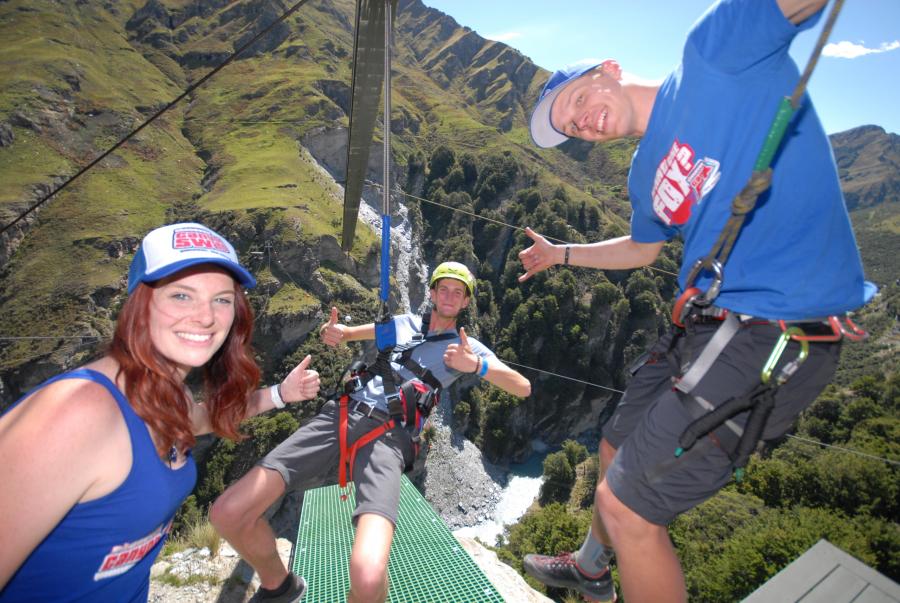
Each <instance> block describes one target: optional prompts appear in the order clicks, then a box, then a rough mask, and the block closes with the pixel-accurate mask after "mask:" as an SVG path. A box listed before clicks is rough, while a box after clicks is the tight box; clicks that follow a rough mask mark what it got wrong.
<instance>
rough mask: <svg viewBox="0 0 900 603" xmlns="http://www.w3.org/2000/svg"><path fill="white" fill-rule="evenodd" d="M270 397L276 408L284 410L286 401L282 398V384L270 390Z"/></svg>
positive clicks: (277, 384)
mask: <svg viewBox="0 0 900 603" xmlns="http://www.w3.org/2000/svg"><path fill="white" fill-rule="evenodd" d="M269 396H270V397H271V398H272V404H274V405H275V408H284V400H283V399H282V398H281V384H280V383H276V384H275V385H273V386H271V387H270V388H269Z"/></svg>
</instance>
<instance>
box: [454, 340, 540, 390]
mask: <svg viewBox="0 0 900 603" xmlns="http://www.w3.org/2000/svg"><path fill="white" fill-rule="evenodd" d="M459 339H460V342H459V343H451V344H450V345H448V346H447V351H445V352H444V364H446V365H447V366H449V367H450V368H452V369H456V370H457V371H459V372H461V373H478V374H479V375H480V376H481V378H482V379H484V380H485V381H487V382H488V383H491V384H492V385H496V386H497V387H499V388H500V389H502V390H503V391H505V392H509V393H511V394H512V395H514V396H518V397H520V398H525V397H527V396H530V395H531V382H530V381H528V379H526V378H525V377H524V376H523V375H522V374H521V373H520V372H519V371H517V370H514V369H512V368H510V367H508V366H506V365H505V364H504V363H503V362H502V361H501V360H500V359H499V358H483V357H481V356H479V355H478V354H476V353H475V352H473V351H472V345H471V344H470V343H469V338H468V336H467V335H466V329H465V328H460V329H459Z"/></svg>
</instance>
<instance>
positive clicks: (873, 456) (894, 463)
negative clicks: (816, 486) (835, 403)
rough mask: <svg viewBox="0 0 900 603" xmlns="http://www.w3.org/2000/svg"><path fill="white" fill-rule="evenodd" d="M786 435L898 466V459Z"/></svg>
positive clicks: (789, 435) (899, 464) (899, 462)
mask: <svg viewBox="0 0 900 603" xmlns="http://www.w3.org/2000/svg"><path fill="white" fill-rule="evenodd" d="M787 437H789V438H792V439H794V440H799V441H801V442H805V443H807V444H812V445H815V446H825V447H826V448H834V449H835V450H840V451H842V452H849V453H850V454H855V455H856V456H861V457H864V458H867V459H873V460H876V461H884V462H885V463H888V464H889V465H895V466H900V461H895V460H893V459H888V458H884V457H881V456H876V455H874V454H867V453H865V452H860V451H858V450H853V449H852V448H844V447H842V446H835V445H834V444H826V443H825V442H817V441H816V440H808V439H806V438H802V437H800V436H796V435H792V434H787Z"/></svg>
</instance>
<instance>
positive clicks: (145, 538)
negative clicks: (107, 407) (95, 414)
mask: <svg viewBox="0 0 900 603" xmlns="http://www.w3.org/2000/svg"><path fill="white" fill-rule="evenodd" d="M60 379H87V380H90V381H94V382H95V383H99V384H100V385H102V386H104V387H105V388H106V389H107V390H108V391H109V392H110V394H112V396H113V397H114V398H115V400H116V402H117V403H118V405H119V409H120V410H121V411H122V416H123V417H124V418H125V424H126V425H127V427H128V434H129V436H130V437H131V457H132V458H131V471H129V473H128V476H127V477H126V478H125V481H124V482H122V484H121V485H119V487H118V488H116V489H115V490H113V491H112V492H110V493H109V494H107V495H105V496H101V497H100V498H98V499H95V500H91V501H88V502H84V503H80V504H77V505H75V506H74V507H72V509H71V510H70V511H69V512H68V513H67V514H66V515H65V517H63V519H62V521H60V522H59V524H58V525H57V526H56V527H55V528H53V530H52V531H51V532H50V533H49V534H48V535H47V537H46V538H44V540H43V541H41V543H40V544H39V545H38V546H37V548H36V549H34V551H32V552H31V554H30V555H29V556H28V558H27V559H26V560H25V562H24V563H23V564H22V566H21V567H20V568H19V569H18V571H17V572H16V573H15V574H13V577H12V579H11V580H10V581H9V582H8V583H7V584H6V586H5V587H4V588H3V590H0V602H2V603H13V602H20V601H21V602H26V601H83V602H85V603H88V602H90V603H95V602H97V601H115V602H116V603H120V602H121V603H144V602H146V601H147V596H148V591H149V588H150V566H151V565H153V561H154V560H155V559H156V556H157V555H158V554H159V552H160V551H161V550H162V547H163V543H164V542H165V540H166V536H167V535H168V533H169V529H170V528H171V525H172V519H173V518H174V516H175V512H176V511H177V510H178V507H179V506H180V505H181V503H182V501H183V500H184V499H185V497H187V495H188V494H190V493H191V490H192V489H193V488H194V483H195V482H196V481H197V466H196V464H195V463H194V459H193V457H191V456H188V459H187V462H186V463H185V464H184V465H183V466H182V467H179V468H178V469H171V468H169V467H168V466H167V465H165V464H164V463H163V461H162V460H161V459H160V458H159V455H158V454H157V452H156V446H155V445H154V444H153V440H152V439H151V437H150V432H149V431H148V430H147V425H146V424H145V423H144V421H143V420H142V419H141V418H140V417H139V416H138V415H137V414H136V413H135V412H134V410H133V409H132V408H131V405H130V404H129V403H128V400H127V399H126V398H125V396H124V395H123V394H122V392H120V391H119V389H118V388H117V387H116V386H115V385H114V384H113V383H112V382H111V381H110V380H109V379H107V378H106V376H105V375H103V374H101V373H98V372H96V371H93V370H90V369H80V370H77V371H73V372H71V373H64V374H62V375H57V376H56V377H54V378H52V379H49V380H48V381H45V382H44V383H42V384H41V385H39V386H38V387H37V388H36V389H35V390H34V391H37V389H40V388H42V387H45V386H46V385H49V384H50V383H53V382H54V381H58V380H60ZM30 393H31V392H29V395H30ZM26 397H27V396H26ZM16 404H18V402H17V403H16ZM10 408H12V407H10ZM72 470H73V471H77V470H78V468H77V467H73V468H72ZM8 486H9V485H7V486H5V487H8ZM47 487H48V488H52V487H53V484H47Z"/></svg>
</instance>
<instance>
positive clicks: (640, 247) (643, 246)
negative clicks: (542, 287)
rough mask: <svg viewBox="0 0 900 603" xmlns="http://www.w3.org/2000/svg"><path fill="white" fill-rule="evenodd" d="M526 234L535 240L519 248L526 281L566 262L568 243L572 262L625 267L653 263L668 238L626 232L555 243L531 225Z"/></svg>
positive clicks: (618, 268)
mask: <svg viewBox="0 0 900 603" xmlns="http://www.w3.org/2000/svg"><path fill="white" fill-rule="evenodd" d="M525 234H527V235H528V236H529V237H530V238H531V240H532V241H534V244H533V245H532V246H531V247H529V248H528V249H524V250H522V251H520V252H519V259H520V260H521V261H522V266H523V267H524V268H525V271H526V272H525V274H523V275H522V276H520V277H519V282H524V281H527V280H528V279H529V278H531V277H532V276H534V275H535V274H537V273H538V272H541V271H542V270H546V269H547V268H549V267H550V266H554V265H556V264H564V263H565V261H566V247H568V248H569V262H568V263H569V265H570V266H584V267H585V268H600V269H603V270H625V269H628V268H640V267H641V266H648V265H650V264H652V263H653V262H654V260H656V258H657V257H658V256H659V252H660V251H661V250H662V248H663V245H664V244H665V241H659V242H656V243H638V242H637V241H634V240H633V239H632V238H631V237H630V236H625V237H618V238H616V239H608V240H606V241H600V242H598V243H587V244H584V245H553V244H552V243H550V242H549V241H548V240H547V239H545V238H544V237H542V236H541V235H539V234H537V233H536V232H534V231H533V230H531V229H530V228H526V229H525Z"/></svg>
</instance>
